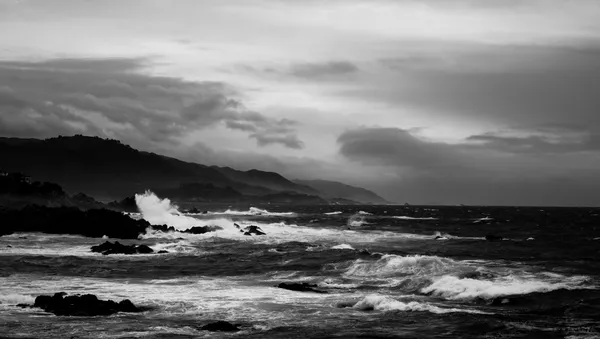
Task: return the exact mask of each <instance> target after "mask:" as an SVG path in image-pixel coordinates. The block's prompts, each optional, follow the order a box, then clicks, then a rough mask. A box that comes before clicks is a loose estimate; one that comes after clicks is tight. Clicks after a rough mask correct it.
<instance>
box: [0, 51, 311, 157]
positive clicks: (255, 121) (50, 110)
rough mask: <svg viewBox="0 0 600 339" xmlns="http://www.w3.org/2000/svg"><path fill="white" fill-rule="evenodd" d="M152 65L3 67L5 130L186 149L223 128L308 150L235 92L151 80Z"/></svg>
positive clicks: (289, 127) (116, 61)
mask: <svg viewBox="0 0 600 339" xmlns="http://www.w3.org/2000/svg"><path fill="white" fill-rule="evenodd" d="M148 63H149V60H147V59H143V58H141V59H136V58H112V59H55V60H48V61H44V62H16V61H4V62H0V89H1V90H0V122H1V123H2V132H3V134H6V135H18V136H30V137H47V136H53V135H56V134H59V133H63V134H73V133H83V134H93V135H99V136H103V137H114V138H118V139H121V140H125V141H135V142H137V143H142V142H143V140H150V141H152V142H156V143H178V141H179V140H180V139H181V138H183V137H185V136H187V135H189V134H190V133H193V132H195V131H198V130H203V129H206V128H208V127H213V126H217V125H221V126H224V127H225V128H229V129H231V130H235V131H239V132H243V133H248V137H249V138H253V139H256V140H257V145H258V146H265V145H270V144H279V145H283V146H285V147H289V148H293V149H298V148H301V147H302V142H301V141H300V140H299V139H298V136H297V133H296V131H295V129H294V128H293V123H291V122H290V121H289V120H286V119H274V118H270V117H266V116H264V115H262V114H261V113H259V112H256V111H252V110H249V109H248V108H246V107H245V106H244V104H243V103H242V102H240V101H239V99H238V98H237V97H239V93H237V91H236V90H235V89H233V88H232V87H231V86H229V85H227V84H225V83H220V82H189V81H184V80H181V79H178V78H168V77H160V76H150V75H144V74H142V73H141V71H142V70H143V68H144V67H145V66H146V65H147V64H148ZM257 136H259V137H257ZM266 136H268V137H266Z"/></svg>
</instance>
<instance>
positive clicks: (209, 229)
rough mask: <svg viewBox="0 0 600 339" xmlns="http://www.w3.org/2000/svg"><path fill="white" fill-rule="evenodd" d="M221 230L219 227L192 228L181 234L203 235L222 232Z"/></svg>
mask: <svg viewBox="0 0 600 339" xmlns="http://www.w3.org/2000/svg"><path fill="white" fill-rule="evenodd" d="M222 229H223V228H222V227H219V226H194V227H192V228H189V229H187V230H185V231H183V232H184V233H191V234H204V233H208V232H214V231H218V230H222Z"/></svg>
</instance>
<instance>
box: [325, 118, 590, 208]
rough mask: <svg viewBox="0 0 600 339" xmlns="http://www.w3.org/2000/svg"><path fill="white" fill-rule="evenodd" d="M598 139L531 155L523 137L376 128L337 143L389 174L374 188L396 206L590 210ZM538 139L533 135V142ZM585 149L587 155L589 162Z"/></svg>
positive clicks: (543, 148)
mask: <svg viewBox="0 0 600 339" xmlns="http://www.w3.org/2000/svg"><path fill="white" fill-rule="evenodd" d="M546 128H547V127H546ZM593 138H595V139H593V140H591V141H588V144H587V146H586V147H581V145H579V146H578V147H574V146H569V147H566V146H561V147H562V148H561V149H560V150H557V149H556V147H557V146H556V145H548V143H549V142H548V143H539V144H534V145H533V146H531V147H533V148H535V150H534V151H532V152H523V151H522V148H523V147H525V146H524V145H523V143H525V142H524V141H523V140H516V141H515V140H513V139H518V138H512V139H511V138H509V137H506V138H504V139H502V138H499V137H496V138H493V137H491V136H489V138H483V136H474V137H471V138H468V139H470V140H464V141H463V142H461V143H458V144H447V143H441V142H431V141H427V140H423V139H421V138H419V137H416V136H414V135H413V134H411V132H409V131H407V130H403V129H399V128H378V127H376V128H360V129H355V130H349V131H346V132H344V133H343V134H341V135H340V136H339V138H338V140H337V141H338V144H339V147H340V148H339V152H340V154H341V155H342V156H344V157H345V158H347V159H349V160H351V161H355V162H360V163H362V164H364V165H367V166H370V168H371V171H372V172H373V173H382V174H387V175H388V179H386V180H383V181H382V182H380V183H378V184H377V183H375V184H373V185H372V187H373V188H376V189H378V190H379V191H380V192H382V193H383V194H385V195H387V196H389V197H390V198H392V199H394V200H396V201H410V202H414V203H466V204H468V203H473V204H531V203H532V202H535V203H536V204H541V205H578V204H587V205H589V204H594V203H600V198H598V197H597V194H595V193H594V192H595V191H596V190H597V189H600V174H598V172H597V168H598V166H599V165H600V148H599V147H598V138H597V136H594V137H593ZM473 139H476V140H478V142H473ZM481 139H485V140H481ZM499 139H502V141H501V144H500V145H499V144H498V142H499V141H497V140H499ZM533 139H534V138H525V140H527V141H526V142H527V143H530V144H531V143H532V141H531V140H533ZM490 140H493V141H490ZM555 142H556V141H555ZM507 145H508V146H507ZM592 145H593V146H592ZM551 147H554V149H552V152H550V151H549V148H551ZM582 151H585V152H587V153H586V155H585V157H584V158H582V157H581V156H580V154H579V152H582ZM389 175H393V177H394V179H389Z"/></svg>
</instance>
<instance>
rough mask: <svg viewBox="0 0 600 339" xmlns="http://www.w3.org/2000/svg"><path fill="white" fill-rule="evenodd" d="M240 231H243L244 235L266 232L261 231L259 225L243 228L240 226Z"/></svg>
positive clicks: (263, 233)
mask: <svg viewBox="0 0 600 339" xmlns="http://www.w3.org/2000/svg"><path fill="white" fill-rule="evenodd" d="M240 232H242V233H244V235H266V234H267V233H265V232H263V230H261V229H260V227H258V226H255V225H250V226H246V227H245V228H240Z"/></svg>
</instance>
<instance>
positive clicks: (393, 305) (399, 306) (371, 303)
mask: <svg viewBox="0 0 600 339" xmlns="http://www.w3.org/2000/svg"><path fill="white" fill-rule="evenodd" d="M352 308H355V309H359V310H365V311H370V310H375V311H383V312H389V311H420V312H431V313H438V314H441V313H453V312H465V313H484V312H480V311H477V310H469V309H460V308H442V307H438V306H435V305H431V304H429V303H420V302H416V301H409V302H402V301H398V300H396V299H393V298H390V297H388V296H383V295H378V294H371V295H368V296H366V297H364V298H363V299H361V300H360V301H358V302H357V303H356V304H354V306H352Z"/></svg>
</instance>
